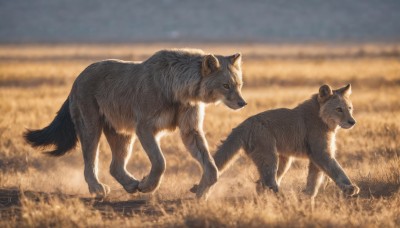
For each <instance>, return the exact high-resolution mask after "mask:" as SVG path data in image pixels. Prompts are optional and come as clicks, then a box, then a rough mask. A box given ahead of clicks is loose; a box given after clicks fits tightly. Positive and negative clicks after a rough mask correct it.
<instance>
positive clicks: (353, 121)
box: [347, 120, 356, 125]
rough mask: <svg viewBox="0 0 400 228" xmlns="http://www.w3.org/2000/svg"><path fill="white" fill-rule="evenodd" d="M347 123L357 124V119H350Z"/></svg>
mask: <svg viewBox="0 0 400 228" xmlns="http://www.w3.org/2000/svg"><path fill="white" fill-rule="evenodd" d="M347 123H349V124H350V125H354V124H356V121H355V120H349V121H347Z"/></svg>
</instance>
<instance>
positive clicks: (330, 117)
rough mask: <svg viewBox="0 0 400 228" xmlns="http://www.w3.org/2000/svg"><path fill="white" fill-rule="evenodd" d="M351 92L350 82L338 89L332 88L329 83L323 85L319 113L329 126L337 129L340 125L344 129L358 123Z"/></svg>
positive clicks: (320, 92) (320, 90) (319, 100)
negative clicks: (354, 113) (355, 117)
mask: <svg viewBox="0 0 400 228" xmlns="http://www.w3.org/2000/svg"><path fill="white" fill-rule="evenodd" d="M350 94H351V85H350V84H348V85H347V86H345V87H343V88H340V89H337V90H332V89H331V87H330V86H328V85H323V86H321V88H320V89H319V93H318V102H319V103H320V111H319V115H320V117H321V118H322V120H323V121H324V122H325V123H326V124H327V125H328V126H329V128H331V129H335V128H336V127H337V126H340V127H341V128H344V129H350V128H352V127H353V126H354V125H355V124H356V120H355V119H354V117H353V105H352V103H351V100H350Z"/></svg>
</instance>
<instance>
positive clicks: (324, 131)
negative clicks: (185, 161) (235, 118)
mask: <svg viewBox="0 0 400 228" xmlns="http://www.w3.org/2000/svg"><path fill="white" fill-rule="evenodd" d="M350 94H351V85H350V84H349V85H347V86H345V87H343V88H340V89H338V90H333V91H332V89H331V87H330V86H328V85H323V86H321V87H320V89H319V93H318V94H315V95H313V96H312V98H311V99H309V100H307V101H305V102H304V103H302V104H300V105H298V106H297V107H296V108H294V109H284V108H282V109H276V110H269V111H265V112H262V113H259V114H257V115H255V116H252V117H250V118H248V119H247V120H245V121H244V122H243V123H241V124H240V125H239V126H238V127H236V128H235V129H233V130H232V133H231V134H230V135H229V136H228V137H227V139H226V140H225V141H224V142H223V144H222V145H221V146H220V147H219V148H218V150H217V152H216V153H215V155H214V161H215V164H216V165H217V167H218V170H219V171H220V172H221V171H222V170H223V169H224V168H225V167H226V166H227V164H228V163H229V162H230V161H231V160H232V159H233V157H234V156H235V154H237V152H238V151H239V149H240V148H243V149H244V151H245V152H246V154H247V155H248V156H249V157H250V158H251V159H252V161H253V162H254V163H255V165H256V166H257V169H258V172H259V174H260V180H259V181H258V182H257V192H259V193H260V192H263V190H264V189H265V188H270V189H272V190H273V191H275V192H277V191H278V186H279V184H280V181H281V180H282V177H283V175H284V174H285V173H286V171H287V170H288V169H289V167H290V165H291V162H292V157H305V158H308V159H309V160H310V162H309V170H308V177H307V186H306V189H305V192H306V193H308V194H310V195H311V196H313V197H314V196H316V195H317V193H318V189H319V187H320V184H321V182H322V180H323V173H325V174H326V175H328V176H329V177H330V178H331V179H332V180H333V181H334V182H335V183H336V184H337V185H338V186H339V188H340V189H342V191H343V192H344V193H345V194H347V195H354V194H357V193H358V192H359V188H358V187H357V186H356V185H354V184H353V183H352V182H351V181H350V179H349V178H348V177H347V175H346V173H345V172H344V171H343V169H342V167H341V166H340V165H339V163H338V162H337V161H336V159H335V134H336V131H337V130H338V128H339V127H341V128H345V129H349V128H352V127H353V126H354V124H355V123H356V121H355V120H354V118H353V116H352V112H353V106H352V103H351V101H350V98H349V96H350ZM195 189H196V186H195V187H194V188H193V190H195Z"/></svg>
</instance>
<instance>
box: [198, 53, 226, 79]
mask: <svg viewBox="0 0 400 228" xmlns="http://www.w3.org/2000/svg"><path fill="white" fill-rule="evenodd" d="M220 66H221V65H220V64H219V61H218V59H217V57H215V56H214V55H206V56H204V57H203V62H202V64H201V74H202V75H203V76H207V75H209V74H211V73H213V72H215V71H217V70H218V69H219V68H220Z"/></svg>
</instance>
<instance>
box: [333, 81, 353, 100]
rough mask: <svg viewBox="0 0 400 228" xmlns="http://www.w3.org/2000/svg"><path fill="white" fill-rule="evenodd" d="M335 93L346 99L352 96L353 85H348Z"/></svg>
mask: <svg viewBox="0 0 400 228" xmlns="http://www.w3.org/2000/svg"><path fill="white" fill-rule="evenodd" d="M335 93H337V94H340V95H342V96H344V97H349V96H350V95H351V84H348V85H347V86H345V87H343V88H340V89H337V90H335Z"/></svg>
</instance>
